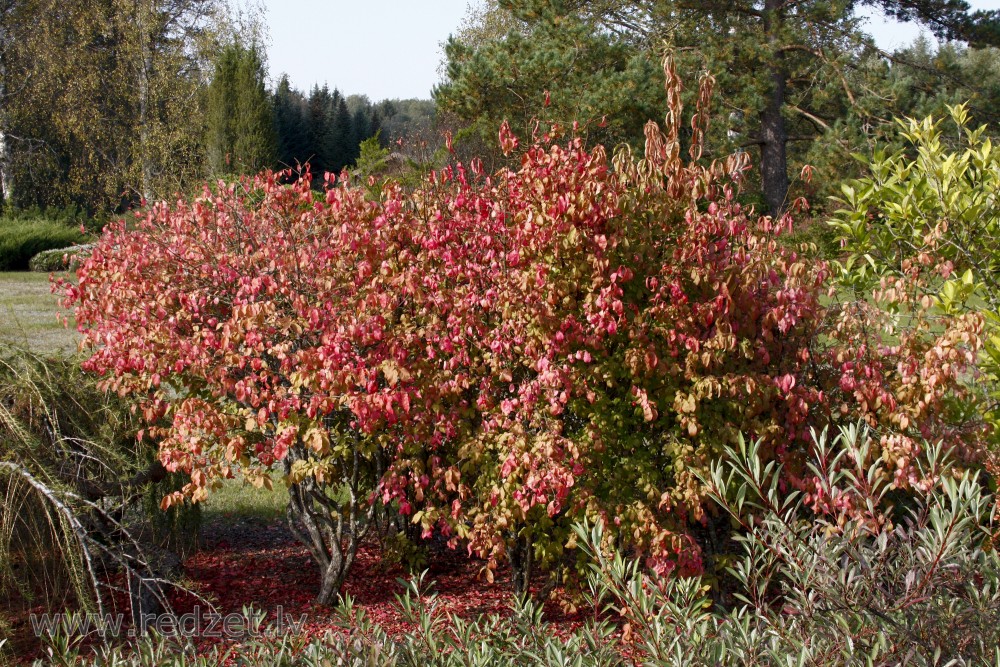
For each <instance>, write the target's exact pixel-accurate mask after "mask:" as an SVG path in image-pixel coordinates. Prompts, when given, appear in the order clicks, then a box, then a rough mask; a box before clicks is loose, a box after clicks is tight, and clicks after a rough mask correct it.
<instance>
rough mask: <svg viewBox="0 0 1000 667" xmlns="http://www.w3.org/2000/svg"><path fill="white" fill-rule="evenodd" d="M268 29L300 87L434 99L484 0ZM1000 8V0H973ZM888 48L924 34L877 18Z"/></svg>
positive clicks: (371, 9)
mask: <svg viewBox="0 0 1000 667" xmlns="http://www.w3.org/2000/svg"><path fill="white" fill-rule="evenodd" d="M260 2H261V4H262V5H263V7H264V9H265V12H266V17H265V21H266V23H267V26H268V28H269V32H270V45H269V47H268V58H269V60H270V62H269V65H270V70H271V75H272V77H273V78H274V79H277V77H278V76H280V75H281V73H282V72H285V73H287V74H288V76H289V78H290V79H291V82H292V85H293V86H294V87H296V88H299V89H301V90H306V91H308V89H310V88H312V86H313V84H314V83H319V84H320V85H322V84H323V83H324V82H325V83H328V84H329V86H330V88H338V89H340V91H341V92H342V93H345V94H348V95H350V94H354V93H359V94H364V95H368V97H370V98H371V99H372V101H373V102H377V101H378V100H381V99H386V98H409V97H419V98H429V97H430V95H431V88H432V87H433V86H434V84H435V83H437V82H438V79H439V75H438V66H439V65H440V63H441V60H442V58H443V50H442V43H443V42H444V41H445V40H446V39H447V38H448V35H449V34H451V33H453V32H455V31H456V30H457V28H458V26H459V25H460V24H461V22H462V18H463V17H464V16H465V15H466V12H467V8H468V6H469V3H470V2H472V3H477V2H478V0H351V1H350V2H348V1H347V0H260ZM970 4H971V5H972V6H973V8H975V9H1000V0H971V2H970ZM869 32H871V33H872V34H873V35H874V36H875V39H876V40H877V41H878V43H879V45H880V46H881V47H882V48H883V49H886V50H892V49H894V48H896V47H899V46H903V45H906V44H909V43H910V42H912V41H913V39H914V38H915V37H916V36H917V35H918V34H920V29H919V28H918V27H917V26H914V25H912V24H910V25H904V24H899V23H897V22H895V21H887V20H885V19H884V18H881V17H879V16H877V15H875V16H873V17H872V18H871V23H870V25H869Z"/></svg>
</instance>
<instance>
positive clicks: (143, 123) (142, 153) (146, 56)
mask: <svg viewBox="0 0 1000 667" xmlns="http://www.w3.org/2000/svg"><path fill="white" fill-rule="evenodd" d="M136 6H137V11H136V13H137V16H136V19H137V22H138V27H139V39H138V41H139V44H138V46H139V61H140V62H139V161H140V168H141V170H142V186H141V188H142V199H143V201H144V202H146V203H149V202H151V201H152V199H153V161H152V157H151V156H150V145H151V143H152V142H151V140H150V139H151V137H152V132H151V130H150V125H151V123H152V121H151V119H150V78H151V76H152V70H153V54H152V45H151V44H150V41H151V39H152V37H151V35H150V31H151V26H150V25H149V23H150V19H151V16H150V14H151V12H150V9H149V7H148V6H147V3H146V2H145V0H144V1H142V2H139V3H137V5H136Z"/></svg>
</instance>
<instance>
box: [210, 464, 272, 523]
mask: <svg viewBox="0 0 1000 667" xmlns="http://www.w3.org/2000/svg"><path fill="white" fill-rule="evenodd" d="M281 477H282V476H281V475H280V474H277V473H275V474H272V475H271V479H272V480H273V482H274V484H273V488H272V489H271V490H268V489H264V488H261V489H258V488H256V487H253V486H251V485H249V484H246V483H244V481H243V480H242V479H241V478H236V479H227V480H225V481H224V482H223V483H222V488H221V489H216V490H214V491H212V492H210V493H209V494H208V499H207V500H206V501H205V502H204V506H203V507H202V512H203V517H204V519H205V522H206V523H211V522H212V521H213V520H229V519H232V518H233V517H238V518H240V519H254V520H258V521H261V522H264V523H271V522H274V521H277V520H279V519H281V518H282V517H283V516H284V515H285V507H286V506H287V505H288V490H287V489H286V488H285V484H284V482H282V481H281Z"/></svg>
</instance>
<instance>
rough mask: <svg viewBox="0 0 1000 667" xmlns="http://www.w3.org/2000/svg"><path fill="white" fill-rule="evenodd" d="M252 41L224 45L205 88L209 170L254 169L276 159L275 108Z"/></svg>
mask: <svg viewBox="0 0 1000 667" xmlns="http://www.w3.org/2000/svg"><path fill="white" fill-rule="evenodd" d="M265 76H266V74H265V67H264V61H263V57H262V55H261V51H260V48H259V47H258V46H257V45H256V44H251V45H249V46H245V45H243V44H242V43H241V42H240V41H239V40H235V41H233V42H232V43H230V44H228V45H227V46H226V47H225V48H223V50H222V52H221V53H220V54H219V58H218V60H217V62H216V67H215V74H214V76H213V77H212V82H211V84H210V85H209V88H208V169H209V172H210V173H211V174H212V175H215V176H219V175H222V174H247V173H256V172H258V171H260V170H262V169H265V168H268V167H271V166H273V165H274V163H275V160H276V157H277V156H276V153H277V137H276V135H275V127H274V125H275V121H274V110H273V108H272V106H271V98H270V95H268V92H267V89H266V88H265V83H264V79H265Z"/></svg>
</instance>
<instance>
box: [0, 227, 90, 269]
mask: <svg viewBox="0 0 1000 667" xmlns="http://www.w3.org/2000/svg"><path fill="white" fill-rule="evenodd" d="M84 240H85V237H84V235H83V234H82V233H81V232H80V229H79V228H78V227H72V226H70V225H67V224H66V223H63V222H57V221H54V220H46V219H44V218H33V219H10V218H0V271H27V270H28V262H29V261H30V260H31V258H32V257H34V256H35V255H37V254H38V253H40V252H42V251H43V250H52V249H53V248H66V247H68V246H71V245H75V244H77V243H82V242H83V241H84Z"/></svg>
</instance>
